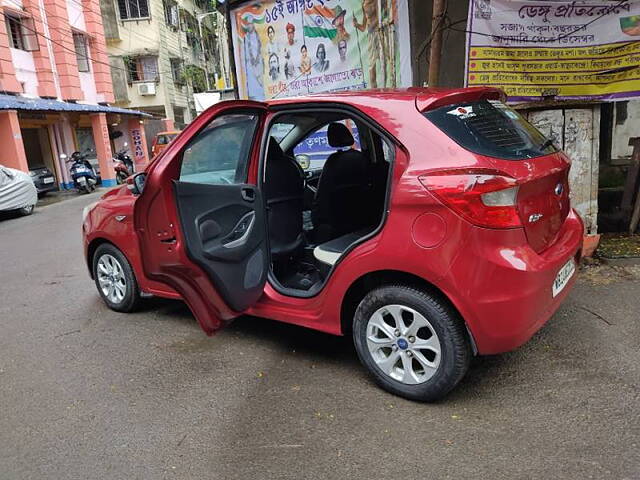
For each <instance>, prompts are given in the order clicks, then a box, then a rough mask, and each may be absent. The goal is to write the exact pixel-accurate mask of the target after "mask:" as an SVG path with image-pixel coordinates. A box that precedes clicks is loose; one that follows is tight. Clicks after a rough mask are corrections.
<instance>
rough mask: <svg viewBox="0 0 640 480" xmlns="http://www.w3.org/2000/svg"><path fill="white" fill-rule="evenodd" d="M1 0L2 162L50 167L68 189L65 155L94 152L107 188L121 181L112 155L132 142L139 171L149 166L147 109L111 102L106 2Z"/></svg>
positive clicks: (30, 167) (92, 156) (28, 167)
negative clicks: (145, 125)
mask: <svg viewBox="0 0 640 480" xmlns="http://www.w3.org/2000/svg"><path fill="white" fill-rule="evenodd" d="M0 1H1V2H2V4H1V5H2V6H1V8H2V20H3V23H4V26H0V91H1V92H2V93H1V94H0V142H1V144H2V145H3V146H4V155H2V156H0V164H2V165H5V166H7V167H12V168H17V169H19V170H23V171H33V170H35V169H39V168H42V167H47V168H48V169H49V170H51V172H53V173H54V175H55V177H56V179H57V183H58V184H59V185H60V187H61V188H68V187H69V186H70V185H71V180H70V178H69V173H68V165H67V164H65V162H64V161H62V160H61V159H60V155H61V154H63V153H64V154H66V155H70V154H71V153H72V152H74V151H76V150H81V151H82V150H87V149H88V150H90V152H91V153H90V154H89V159H90V161H92V163H94V164H96V167H98V168H99V171H100V175H101V177H102V182H103V185H105V186H109V185H113V184H114V183H115V175H114V171H113V165H112V162H111V155H112V151H113V149H120V148H121V147H122V145H123V143H124V142H127V143H128V144H129V150H130V153H131V155H132V158H133V159H134V160H135V162H136V165H137V168H140V167H141V166H143V165H145V164H146V163H147V162H148V155H147V146H146V142H145V137H144V135H143V134H142V131H143V126H142V125H141V123H142V122H143V118H144V114H143V113H141V112H137V111H133V110H125V109H122V108H117V107H111V106H109V104H110V103H111V102H113V100H114V98H113V87H112V83H111V72H110V67H109V57H108V55H107V50H106V45H105V39H104V31H103V26H102V18H101V16H100V4H99V1H98V0H0ZM116 132H121V133H116Z"/></svg>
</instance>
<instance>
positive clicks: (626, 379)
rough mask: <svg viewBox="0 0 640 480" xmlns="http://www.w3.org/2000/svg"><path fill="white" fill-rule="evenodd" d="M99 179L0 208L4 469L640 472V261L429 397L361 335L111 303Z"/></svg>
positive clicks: (54, 475)
mask: <svg viewBox="0 0 640 480" xmlns="http://www.w3.org/2000/svg"><path fill="white" fill-rule="evenodd" d="M95 197H96V196H95V195H93V196H91V197H78V198H76V199H72V200H68V201H65V202H63V203H59V204H55V205H51V206H48V207H45V208H42V209H39V210H37V211H36V213H35V214H34V215H33V216H31V217H28V218H16V219H5V220H3V221H0V266H1V268H0V293H1V297H0V298H2V302H1V304H0V479H2V480H4V479H31V478H33V479H40V478H47V479H127V480H130V479H138V478H139V479H156V478H169V479H172V478H176V479H184V478H194V479H202V478H210V479H236V478H237V479H262V478H278V479H288V478H290V479H301V478H304V479H329V478H336V479H344V478H367V479H368V478H402V479H416V478H442V479H444V478H451V479H462V478H473V479H481V478H490V479H502V478H504V479H514V478H542V479H546V478H575V479H584V478H602V479H640V395H639V392H640V387H639V383H640V349H639V348H638V344H639V339H640V312H639V308H638V297H639V294H640V280H639V278H640V275H639V274H638V270H637V268H636V269H634V267H629V268H626V269H625V268H620V269H617V270H616V269H611V268H609V267H601V268H599V269H598V268H596V269H592V270H590V271H589V272H587V273H586V274H585V275H584V280H582V281H581V283H580V285H579V286H578V288H577V289H576V290H575V291H574V292H573V294H572V296H571V297H570V299H569V300H568V302H567V303H566V305H565V306H564V307H563V308H562V309H561V311H559V312H558V314H556V315H555V317H554V318H553V319H552V320H551V321H550V323H549V324H548V326H547V327H546V328H545V329H544V330H543V331H542V332H541V333H540V334H539V335H537V336H536V337H535V338H534V339H533V340H532V341H531V342H530V343H529V344H528V345H527V346H525V347H524V348H521V349H520V350H518V351H517V352H514V353H511V354H507V355H501V356H495V357H489V358H482V359H478V360H476V361H475V363H474V364H473V366H472V369H471V371H470V372H469V374H468V376H467V377H466V379H465V380H464V381H463V383H462V384H461V385H460V386H459V388H458V389H457V390H456V391H455V392H454V393H453V394H452V395H451V396H450V397H449V398H448V399H447V401H445V402H442V403H439V404H436V405H422V404H417V403H412V402H408V401H405V400H402V399H399V398H396V397H393V396H391V395H389V394H386V393H384V392H382V391H380V390H378V389H377V388H376V387H375V386H374V385H372V383H371V382H370V381H369V380H368V379H367V377H366V376H365V375H364V372H363V369H362V368H361V367H360V366H359V364H358V361H357V358H356V356H355V353H354V351H353V349H352V347H351V345H350V342H349V341H348V339H342V338H334V337H329V336H327V335H324V334H319V333H315V332H310V331H306V330H303V329H299V328H294V327H290V326H286V325H280V324H276V323H274V322H270V321H266V320H260V319H254V318H242V319H239V320H238V321H236V322H235V323H234V324H233V325H232V326H231V327H230V328H228V329H227V330H225V331H223V332H222V333H220V334H219V335H218V336H216V337H214V338H208V337H206V336H205V335H204V334H203V333H202V332H201V331H200V329H199V327H198V326H197V324H196V323H195V321H194V320H193V318H192V316H191V315H190V313H189V311H188V310H187V309H186V308H185V307H184V306H183V305H182V304H181V303H179V302H166V301H155V302H152V303H150V305H149V307H148V308H147V309H146V310H145V311H143V312H140V313H137V314H133V315H122V314H117V313H114V312H111V311H110V310H107V308H106V307H105V306H104V305H103V303H102V302H101V301H100V299H99V298H98V295H97V293H96V292H95V289H94V286H93V284H92V283H91V281H90V280H89V277H88V275H87V272H86V270H85V267H84V264H83V260H82V257H81V243H80V213H81V210H82V207H83V206H84V205H85V204H87V203H89V202H90V201H92V200H93V199H94V198H95Z"/></svg>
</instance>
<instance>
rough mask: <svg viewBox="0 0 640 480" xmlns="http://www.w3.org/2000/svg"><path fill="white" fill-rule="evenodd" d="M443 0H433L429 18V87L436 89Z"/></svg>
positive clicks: (442, 21)
mask: <svg viewBox="0 0 640 480" xmlns="http://www.w3.org/2000/svg"><path fill="white" fill-rule="evenodd" d="M444 2H445V0H433V16H432V18H431V48H430V49H429V80H428V83H429V86H430V87H437V86H438V80H439V78H440V60H441V58H442V26H443V24H444Z"/></svg>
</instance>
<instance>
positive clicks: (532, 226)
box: [83, 88, 583, 401]
mask: <svg viewBox="0 0 640 480" xmlns="http://www.w3.org/2000/svg"><path fill="white" fill-rule="evenodd" d="M569 168H570V161H569V159H568V158H567V157H566V155H565V154H563V153H562V152H561V151H558V150H557V149H556V148H555V147H554V145H553V144H552V142H551V141H549V140H548V139H546V138H545V137H544V136H543V135H542V134H541V133H540V132H539V131H538V130H536V129H535V128H534V127H533V126H531V125H530V124H529V123H527V121H526V120H525V119H524V118H523V117H521V116H520V115H519V114H518V113H517V112H516V111H514V110H512V109H511V108H509V107H507V106H506V105H505V104H504V103H503V94H502V92H501V91H499V90H496V89H490V88H469V89H458V90H430V89H408V90H389V91H372V92H354V93H344V94H337V95H324V96H310V97H306V98H295V99H283V100H275V101H269V102H266V103H258V102H253V101H231V102H223V103H219V104H217V105H215V106H213V107H211V108H210V109H209V110H207V111H206V112H205V113H203V114H202V115H201V116H200V117H198V118H197V119H196V120H195V121H194V122H192V124H191V125H189V127H187V129H186V130H184V132H182V134H180V136H179V137H178V138H176V140H175V141H174V142H172V143H171V145H170V146H169V147H168V148H167V149H166V150H165V151H164V152H163V153H162V154H161V155H160V156H159V157H158V158H157V159H156V160H155V161H154V162H153V163H152V164H151V165H150V166H149V167H148V168H147V170H146V171H145V172H143V173H140V174H138V175H136V176H134V177H132V178H131V179H130V180H129V182H130V183H129V185H128V188H126V187H123V188H119V189H115V190H112V191H110V192H109V193H107V194H106V195H104V197H103V198H102V199H101V200H100V201H99V202H97V203H96V204H94V205H91V206H89V207H87V208H86V209H85V213H84V220H83V233H84V246H85V255H86V259H87V264H88V267H89V270H90V272H91V276H92V277H93V278H94V279H95V282H96V285H97V287H98V291H99V293H100V295H101V296H102V298H103V299H104V301H105V302H106V303H107V305H108V306H109V307H110V308H112V309H114V310H117V311H122V312H128V311H131V310H133V309H134V308H135V307H136V306H137V305H138V303H139V301H140V298H141V297H144V296H149V295H155V296H159V297H168V298H177V299H182V300H184V301H185V302H186V303H187V305H188V306H189V308H190V309H191V311H192V312H193V314H194V316H195V317H196V319H197V320H198V322H199V323H200V326H201V327H202V329H203V330H204V331H205V332H206V333H207V334H209V335H211V334H213V333H214V332H216V331H217V330H219V329H220V328H222V327H223V326H224V324H225V322H227V321H229V320H231V319H232V318H234V317H237V316H239V315H242V314H251V315H256V316H260V317H264V318H269V319H273V320H279V321H282V322H287V323H292V324H296V325H301V326H304V327H309V328H313V329H316V330H321V331H323V332H328V333H332V334H336V335H344V334H349V333H350V334H352V335H353V340H354V343H355V348H356V350H357V353H358V355H359V357H360V359H361V361H362V363H363V364H364V366H365V367H366V368H367V370H368V371H369V372H370V373H371V375H372V376H373V378H374V379H375V381H376V382H377V383H378V384H379V385H380V386H382V387H383V388H384V389H386V390H388V391H391V392H393V393H395V394H398V395H401V396H404V397H407V398H410V399H415V400H422V401H431V400H435V399H438V398H441V397H442V396H444V395H445V394H447V393H448V392H449V391H450V390H451V389H452V388H453V387H454V386H455V385H456V384H457V383H458V382H459V381H460V379H462V377H463V376H464V374H465V372H466V371H467V368H468V366H469V362H470V360H471V358H472V356H473V355H477V354H480V355H483V354H495V353H500V352H506V351H509V350H512V349H515V348H517V347H518V346H520V345H522V344H523V343H525V342H526V341H527V340H528V339H529V338H531V336H532V335H533V334H534V333H535V332H536V331H537V330H538V329H539V328H541V327H542V325H543V324H544V323H545V322H546V321H547V320H548V319H549V317H550V316H551V315H552V314H553V313H554V311H555V310H556V309H557V308H558V306H559V305H560V303H561V302H562V300H563V299H564V298H565V297H566V296H567V293H568V291H569V290H570V287H571V286H572V283H573V282H574V278H575V271H576V265H577V262H578V260H579V258H580V254H581V245H582V236H583V225H582V222H581V220H580V219H579V217H578V216H577V214H576V212H575V211H573V210H572V209H571V207H570V204H569V185H568V180H567V179H568V172H569Z"/></svg>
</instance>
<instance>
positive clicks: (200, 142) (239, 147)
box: [180, 114, 258, 185]
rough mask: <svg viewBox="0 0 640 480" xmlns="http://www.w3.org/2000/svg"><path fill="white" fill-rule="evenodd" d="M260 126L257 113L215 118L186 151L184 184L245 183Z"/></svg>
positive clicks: (183, 161)
mask: <svg viewBox="0 0 640 480" xmlns="http://www.w3.org/2000/svg"><path fill="white" fill-rule="evenodd" d="M257 123H258V116H257V115H255V114H227V115H223V116H220V117H217V118H215V119H214V120H213V121H212V122H211V123H210V124H209V125H208V126H207V127H206V128H205V129H204V130H202V131H201V132H200V133H198V134H197V135H196V136H195V137H194V138H193V139H192V140H191V141H190V142H189V143H188V144H187V146H186V148H185V149H184V151H183V154H182V165H181V168H180V181H182V182H190V183H206V184H209V185H221V184H238V183H244V182H245V181H246V177H247V167H248V163H249V156H250V153H251V144H252V142H253V137H254V134H255V131H256V127H257Z"/></svg>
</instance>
